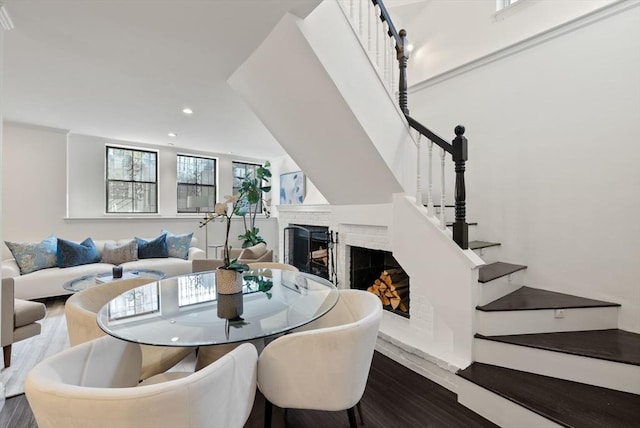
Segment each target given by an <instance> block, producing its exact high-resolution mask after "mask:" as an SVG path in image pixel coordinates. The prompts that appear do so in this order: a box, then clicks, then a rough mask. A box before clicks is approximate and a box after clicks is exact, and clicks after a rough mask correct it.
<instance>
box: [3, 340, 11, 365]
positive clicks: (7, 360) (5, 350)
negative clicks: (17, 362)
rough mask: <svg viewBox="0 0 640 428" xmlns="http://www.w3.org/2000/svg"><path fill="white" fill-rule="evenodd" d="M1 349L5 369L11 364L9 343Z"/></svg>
mask: <svg viewBox="0 0 640 428" xmlns="http://www.w3.org/2000/svg"><path fill="white" fill-rule="evenodd" d="M2 351H3V353H4V368H5V369H6V368H7V367H9V366H10V365H11V345H7V346H4V347H3V348H2Z"/></svg>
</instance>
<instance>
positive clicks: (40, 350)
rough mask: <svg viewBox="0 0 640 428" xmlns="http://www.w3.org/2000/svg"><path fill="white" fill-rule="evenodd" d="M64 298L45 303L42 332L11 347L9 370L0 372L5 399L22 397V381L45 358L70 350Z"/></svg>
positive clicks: (49, 300) (48, 300)
mask: <svg viewBox="0 0 640 428" xmlns="http://www.w3.org/2000/svg"><path fill="white" fill-rule="evenodd" d="M65 301H66V297H60V298H53V299H47V300H46V301H44V303H45V304H46V305H47V316H46V317H45V319H44V320H43V321H41V324H42V332H41V333H40V334H39V335H37V336H34V337H30V338H28V339H25V340H22V341H20V342H17V343H14V344H13V346H12V349H11V366H10V367H8V368H6V369H2V370H1V371H0V382H2V383H3V384H4V387H5V397H7V398H10V397H13V396H16V395H19V394H23V393H24V379H25V377H26V376H27V373H28V372H29V370H31V368H33V367H34V366H35V365H36V364H38V363H39V362H40V361H42V360H43V359H44V358H46V357H48V356H50V355H54V354H57V353H58V352H60V351H62V350H63V349H65V348H68V347H69V336H68V335H67V321H66V319H65V317H64V302H65Z"/></svg>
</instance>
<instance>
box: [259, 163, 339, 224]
mask: <svg viewBox="0 0 640 428" xmlns="http://www.w3.org/2000/svg"><path fill="white" fill-rule="evenodd" d="M301 170H302V168H300V167H299V166H298V165H297V164H296V163H295V162H294V161H293V159H291V157H290V156H281V157H279V158H277V159H274V160H273V162H272V163H271V173H272V174H273V177H272V179H271V188H272V189H273V190H272V191H271V197H272V200H271V207H272V209H271V214H272V215H274V216H275V217H277V216H278V204H280V193H279V191H278V189H280V175H282V174H287V173H289V172H296V171H301ZM322 204H328V202H327V199H326V198H325V197H324V196H323V195H322V193H320V191H319V190H318V188H317V187H316V186H315V185H314V184H313V183H312V182H311V180H310V179H309V177H305V197H304V202H303V205H322Z"/></svg>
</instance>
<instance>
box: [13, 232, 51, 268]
mask: <svg viewBox="0 0 640 428" xmlns="http://www.w3.org/2000/svg"><path fill="white" fill-rule="evenodd" d="M57 239H58V238H56V237H55V236H53V235H51V236H49V237H48V238H46V239H44V240H43V241H42V242H33V243H31V242H8V241H4V243H5V244H7V247H8V248H9V250H10V251H11V254H12V255H13V258H14V259H16V263H17V264H18V267H19V268H20V275H24V274H27V273H31V272H35V271H37V270H40V269H46V268H52V267H56V266H57V265H58V260H57V258H56V250H57Z"/></svg>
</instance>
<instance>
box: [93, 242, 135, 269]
mask: <svg viewBox="0 0 640 428" xmlns="http://www.w3.org/2000/svg"><path fill="white" fill-rule="evenodd" d="M134 260H138V243H137V242H136V240H135V239H132V240H131V241H129V242H127V243H126V244H123V245H114V244H110V243H106V244H104V249H103V250H102V262H103V263H111V264H112V265H119V264H122V263H126V262H132V261H134Z"/></svg>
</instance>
